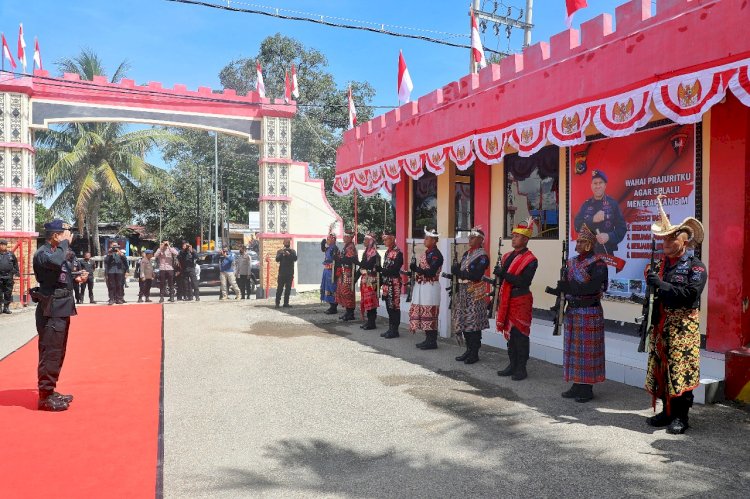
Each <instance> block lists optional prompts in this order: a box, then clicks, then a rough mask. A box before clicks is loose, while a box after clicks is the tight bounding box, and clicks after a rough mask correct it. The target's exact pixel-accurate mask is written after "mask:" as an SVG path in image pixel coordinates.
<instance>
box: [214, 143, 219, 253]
mask: <svg viewBox="0 0 750 499" xmlns="http://www.w3.org/2000/svg"><path fill="white" fill-rule="evenodd" d="M214 188H215V191H214V199H215V200H216V206H215V207H214V210H215V211H214V215H215V217H216V218H215V221H216V224H215V225H214V241H215V243H214V244H215V245H218V244H219V132H214ZM214 249H218V248H216V246H214Z"/></svg>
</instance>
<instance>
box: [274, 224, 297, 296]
mask: <svg viewBox="0 0 750 499" xmlns="http://www.w3.org/2000/svg"><path fill="white" fill-rule="evenodd" d="M276 261H277V262H279V278H278V279H277V281H276V308H279V305H280V304H281V294H282V291H283V293H284V307H287V308H288V307H290V306H291V305H289V293H291V291H292V281H294V262H296V261H297V252H296V251H295V250H293V249H292V240H291V239H289V238H288V237H287V238H286V239H284V247H283V248H281V249H279V250H278V251H277V252H276Z"/></svg>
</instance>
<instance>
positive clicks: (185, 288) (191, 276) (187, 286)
mask: <svg viewBox="0 0 750 499" xmlns="http://www.w3.org/2000/svg"><path fill="white" fill-rule="evenodd" d="M180 278H181V279H182V297H183V298H184V299H190V298H193V297H195V298H198V297H199V296H200V293H199V291H198V278H197V277H196V276H195V269H194V268H192V269H185V270H183V271H182V272H180Z"/></svg>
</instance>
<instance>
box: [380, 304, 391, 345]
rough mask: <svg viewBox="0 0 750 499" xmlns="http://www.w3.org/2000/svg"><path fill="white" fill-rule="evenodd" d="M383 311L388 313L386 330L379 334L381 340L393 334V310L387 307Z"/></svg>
mask: <svg viewBox="0 0 750 499" xmlns="http://www.w3.org/2000/svg"><path fill="white" fill-rule="evenodd" d="M385 311H386V312H387V313H388V329H387V330H386V331H383V332H382V333H380V336H381V337H383V338H385V337H386V336H387V335H389V334H391V333H392V332H393V310H391V308H389V307H385Z"/></svg>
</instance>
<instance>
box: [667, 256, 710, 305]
mask: <svg viewBox="0 0 750 499" xmlns="http://www.w3.org/2000/svg"><path fill="white" fill-rule="evenodd" d="M663 264H666V266H665V268H664V274H663V276H662V281H663V282H662V284H661V285H660V286H659V287H658V288H657V290H656V297H655V298H656V300H658V302H661V303H662V304H663V305H664V307H665V308H698V307H699V306H700V303H701V293H703V288H704V287H705V286H706V281H707V279H708V272H706V266H705V265H704V264H703V262H701V261H700V260H699V259H698V258H697V257H695V256H693V255H689V254H688V253H685V254H684V255H682V257H680V258H678V259H675V260H671V261H670V260H669V259H665V260H661V261H658V262H657V263H656V271H657V272H658V271H659V270H660V268H661V266H662V265H663Z"/></svg>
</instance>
